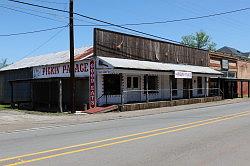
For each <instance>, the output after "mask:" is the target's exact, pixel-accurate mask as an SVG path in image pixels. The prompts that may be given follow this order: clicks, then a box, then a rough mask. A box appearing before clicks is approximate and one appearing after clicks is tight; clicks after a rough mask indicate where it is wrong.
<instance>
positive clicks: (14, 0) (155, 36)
mask: <svg viewBox="0 0 250 166" xmlns="http://www.w3.org/2000/svg"><path fill="white" fill-rule="evenodd" d="M8 1H10V2H16V3H21V4H25V5H29V6H34V7H39V8H44V9H48V10H54V11H58V12H64V13H69V11H66V10H61V9H57V8H52V7H47V6H42V5H36V4H32V3H27V2H22V1H17V0H8ZM74 14H75V15H77V16H80V17H84V18H87V19H90V20H94V21H97V22H101V23H104V24H108V25H111V26H115V27H119V28H121V29H126V30H129V31H132V32H136V33H139V34H143V35H146V36H150V37H154V38H158V39H162V40H165V41H170V42H174V43H179V44H181V43H180V42H178V41H174V40H171V39H167V38H164V37H160V36H157V35H153V34H150V33H146V32H142V31H139V30H135V29H131V28H127V27H124V26H121V25H117V24H114V23H110V22H107V21H103V20H100V19H97V18H93V17H90V16H86V15H83V14H79V13H76V12H74Z"/></svg>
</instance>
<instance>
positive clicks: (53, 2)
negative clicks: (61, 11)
mask: <svg viewBox="0 0 250 166" xmlns="http://www.w3.org/2000/svg"><path fill="white" fill-rule="evenodd" d="M36 1H38V2H42V3H50V4H57V5H67V4H68V3H66V2H55V1H45V0H36Z"/></svg>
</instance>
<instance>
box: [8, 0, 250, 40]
mask: <svg viewBox="0 0 250 166" xmlns="http://www.w3.org/2000/svg"><path fill="white" fill-rule="evenodd" d="M8 1H11V2H17V3H21V4H25V5H30V6H34V7H40V8H44V9H49V10H54V11H59V12H64V13H68V11H65V10H61V9H56V8H51V7H47V6H41V5H36V4H31V3H26V2H21V1H18V0H8ZM249 9H250V7H246V8H241V9H237V10H231V11H226V12H220V13H215V14H209V15H203V16H197V17H189V18H182V19H174V20H167V21H156V22H142V23H130V24H122V25H118V24H114V23H110V22H107V21H103V20H100V19H96V18H93V17H90V16H86V15H83V14H79V13H76V12H74V14H75V15H77V16H81V17H84V18H87V19H91V20H94V21H97V22H101V23H104V24H108V25H98V26H115V27H119V28H121V29H126V30H129V31H132V32H136V33H139V34H143V35H146V36H151V37H154V38H159V39H162V40H167V41H171V42H175V43H179V44H180V42H177V41H174V40H171V39H167V38H164V37H160V36H156V35H152V34H149V33H145V32H142V31H138V30H135V29H131V28H127V27H124V26H129V25H131V26H134V25H150V24H165V23H171V22H180V21H188V20H195V19H202V18H208V17H215V16H220V15H225V14H232V13H236V12H241V11H246V10H249ZM77 26H97V25H77Z"/></svg>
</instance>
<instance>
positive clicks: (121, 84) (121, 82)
mask: <svg viewBox="0 0 250 166" xmlns="http://www.w3.org/2000/svg"><path fill="white" fill-rule="evenodd" d="M119 76H120V86H121V89H120V91H121V92H120V93H121V105H123V81H122V73H120V74H119Z"/></svg>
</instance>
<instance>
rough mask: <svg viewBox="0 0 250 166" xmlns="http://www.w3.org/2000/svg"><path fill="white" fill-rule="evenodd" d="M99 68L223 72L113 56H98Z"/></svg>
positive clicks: (210, 73)
mask: <svg viewBox="0 0 250 166" xmlns="http://www.w3.org/2000/svg"><path fill="white" fill-rule="evenodd" d="M97 59H98V61H99V62H98V65H97V69H127V70H141V71H143V70H146V71H159V72H173V71H184V72H192V73H197V74H208V75H215V76H221V75H223V73H221V72H219V71H216V70H214V69H212V68H210V67H203V66H194V65H184V64H171V63H161V62H151V61H141V60H133V59H121V58H111V57H101V56H98V58H97Z"/></svg>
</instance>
